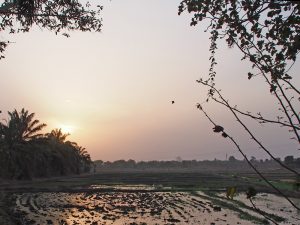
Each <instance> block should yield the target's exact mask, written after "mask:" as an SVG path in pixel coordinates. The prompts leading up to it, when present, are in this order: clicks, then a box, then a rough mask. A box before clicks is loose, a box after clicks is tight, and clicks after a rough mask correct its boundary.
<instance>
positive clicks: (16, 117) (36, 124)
mask: <svg viewBox="0 0 300 225" xmlns="http://www.w3.org/2000/svg"><path fill="white" fill-rule="evenodd" d="M8 115H9V119H8V121H7V122H6V123H0V134H1V136H2V138H3V139H4V140H5V142H6V143H8V144H9V146H13V145H14V144H18V143H24V142H27V141H30V140H33V139H36V138H38V137H41V136H42V135H41V134H40V133H39V131H41V130H42V129H43V128H44V127H45V126H46V124H44V123H40V121H39V120H37V119H34V115H35V114H34V113H29V112H28V110H25V109H24V108H23V109H22V110H21V111H20V112H18V111H17V110H16V109H15V110H14V111H12V112H8Z"/></svg>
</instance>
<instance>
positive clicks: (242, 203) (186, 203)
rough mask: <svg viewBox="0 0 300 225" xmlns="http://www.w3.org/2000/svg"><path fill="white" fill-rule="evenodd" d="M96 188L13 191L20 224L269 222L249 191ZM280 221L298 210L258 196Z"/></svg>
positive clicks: (295, 219)
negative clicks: (228, 193) (226, 193)
mask: <svg viewBox="0 0 300 225" xmlns="http://www.w3.org/2000/svg"><path fill="white" fill-rule="evenodd" d="M156 188H157V187H153V186H146V185H144V186H143V185H138V186H136V185H135V186H130V185H125V186H116V187H112V189H111V190H110V191H107V190H108V187H107V186H93V187H91V189H92V191H91V192H72V193H70V192H38V193H20V194H15V195H14V199H15V201H16V204H15V208H14V215H15V217H17V218H19V221H20V223H21V224H36V225H37V224H40V225H43V224H55V225H56V224H57V225H59V224H64V225H76V224H77V225H79V224H80V225H84V224H91V225H100V224H124V225H125V224H128V225H129V224H131V225H135V224H139V225H146V224H153V225H155V224H169V225H171V224H208V225H216V224H225V225H227V224H230V225H233V224H245V225H246V224H266V223H267V222H266V220H265V219H264V217H263V216H261V215H260V214H259V213H258V212H257V211H256V210H255V209H254V208H252V207H251V205H250V202H248V201H249V200H247V199H246V197H245V195H243V194H240V195H238V196H237V197H236V198H235V200H229V199H227V198H225V197H224V194H223V193H215V194H211V195H209V194H208V193H203V192H200V191H195V192H190V191H188V192H183V191H170V190H168V189H169V188H168V187H159V188H160V190H156ZM254 201H255V202H256V203H257V205H258V207H261V209H262V210H263V211H264V212H265V214H266V215H267V216H268V217H270V218H272V219H274V220H276V221H277V222H278V223H279V224H295V225H296V224H299V222H300V214H299V213H298V212H297V211H296V210H294V209H292V208H291V207H290V206H289V205H288V204H282V202H283V199H282V198H280V197H277V196H275V195H273V194H260V195H258V196H257V197H256V198H255V200H254Z"/></svg>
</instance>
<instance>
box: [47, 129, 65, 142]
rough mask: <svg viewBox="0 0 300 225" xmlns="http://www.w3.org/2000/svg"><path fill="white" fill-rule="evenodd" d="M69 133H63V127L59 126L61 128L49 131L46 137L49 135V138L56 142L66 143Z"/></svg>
mask: <svg viewBox="0 0 300 225" xmlns="http://www.w3.org/2000/svg"><path fill="white" fill-rule="evenodd" d="M69 135H70V134H65V133H63V132H62V131H61V128H59V129H57V128H56V129H54V130H52V131H51V132H50V133H47V134H46V137H48V138H49V139H51V140H54V141H56V142H59V143H64V142H65V141H66V139H67V137H68V136H69Z"/></svg>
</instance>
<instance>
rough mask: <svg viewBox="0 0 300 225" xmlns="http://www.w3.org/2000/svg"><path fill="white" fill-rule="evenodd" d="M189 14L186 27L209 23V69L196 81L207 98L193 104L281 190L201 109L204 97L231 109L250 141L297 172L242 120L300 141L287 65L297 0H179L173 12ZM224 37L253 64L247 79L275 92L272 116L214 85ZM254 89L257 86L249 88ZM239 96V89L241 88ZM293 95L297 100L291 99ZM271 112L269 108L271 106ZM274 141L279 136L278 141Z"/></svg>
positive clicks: (299, 16)
mask: <svg viewBox="0 0 300 225" xmlns="http://www.w3.org/2000/svg"><path fill="white" fill-rule="evenodd" d="M183 12H188V13H191V14H192V15H193V16H192V19H191V23H190V25H191V26H195V25H197V24H198V23H202V22H203V21H204V20H206V21H207V22H208V26H207V28H206V31H209V32H210V34H211V36H210V42H211V44H210V49H209V51H210V53H211V56H210V58H209V61H210V68H209V72H208V78H200V79H198V80H197V82H198V83H199V84H200V85H202V86H205V87H207V88H208V93H207V98H206V100H205V101H204V102H203V103H198V104H197V108H198V109H199V110H200V111H201V112H202V113H203V114H204V115H205V117H206V118H207V119H208V120H209V121H210V122H211V124H212V125H213V127H214V128H213V131H214V132H216V133H219V134H221V136H222V137H224V138H227V139H228V140H229V141H230V142H231V143H232V144H234V146H235V147H236V149H237V150H238V151H239V152H240V153H241V154H242V155H243V157H244V158H245V160H246V161H247V162H248V164H249V165H250V166H251V167H252V169H253V170H254V171H255V172H256V173H257V174H258V175H259V176H260V177H261V179H263V180H264V181H265V182H266V183H268V184H269V186H270V187H272V188H273V189H275V190H276V191H277V192H278V193H279V194H280V195H282V196H285V194H284V193H283V192H282V191H280V189H278V188H276V187H275V186H274V185H273V184H272V183H271V182H269V181H268V180H267V179H266V177H265V176H264V175H263V173H262V172H261V171H260V170H259V169H258V168H257V167H256V166H255V165H254V164H253V163H252V161H251V160H250V159H249V158H248V156H247V155H246V154H245V153H244V146H242V145H241V144H240V143H239V140H237V139H236V138H235V137H233V136H232V135H231V134H230V133H228V132H227V129H226V128H225V127H223V126H221V124H220V123H219V122H215V119H214V118H213V117H212V116H211V115H210V113H209V112H207V111H206V109H205V108H204V104H205V102H206V103H207V102H210V101H213V102H214V103H218V104H219V105H220V106H222V107H225V109H226V110H228V112H230V113H231V115H232V116H233V118H234V119H235V121H237V123H238V124H239V125H240V126H241V128H242V129H243V131H245V134H246V135H248V136H249V138H250V140H251V141H253V142H254V144H255V145H257V147H258V148H259V150H260V151H262V152H264V153H266V154H267V155H269V156H270V157H271V158H272V159H273V160H274V161H276V162H277V163H278V165H280V166H281V167H282V168H284V169H286V170H287V171H289V172H291V173H293V174H294V175H295V176H297V177H298V179H299V177H300V174H299V172H298V171H297V170H294V169H293V168H292V166H293V165H294V163H293V162H292V161H290V160H291V158H287V160H285V163H283V162H282V161H280V160H277V157H276V156H275V155H274V154H273V152H272V149H270V148H269V147H267V146H268V145H267V144H266V143H265V142H264V141H263V140H261V139H262V137H261V136H260V135H259V134H258V133H257V132H256V131H255V130H254V129H251V128H250V126H249V125H248V124H247V122H248V121H247V122H246V118H247V119H253V120H254V121H255V122H258V123H260V124H267V125H273V126H274V125H275V126H278V129H282V128H285V129H286V131H287V132H289V134H290V135H291V140H293V141H294V140H296V143H297V144H298V145H299V143H300V134H299V131H300V117H299V113H298V108H299V101H298V100H299V94H300V91H299V88H298V87H297V84H296V83H295V82H294V81H293V76H294V75H293V74H292V73H291V72H290V71H291V68H292V67H293V65H294V64H295V62H296V59H297V55H298V53H299V51H300V39H299V31H300V30H299V28H300V27H299V20H300V13H299V12H300V4H299V1H268V0H261V1H254V0H239V1H236V0H228V1H224V0H218V1H205V0H203V1H198V0H183V1H181V3H180V5H179V10H178V13H179V14H181V13H183ZM219 40H225V42H226V44H227V45H228V47H229V48H233V47H236V48H237V49H238V50H239V51H240V53H242V58H241V60H245V61H248V62H249V63H250V65H252V68H251V69H249V72H248V73H247V78H248V79H249V80H252V79H255V78H257V77H260V78H262V80H263V81H264V82H265V84H266V87H267V92H266V93H270V94H271V95H273V96H274V100H275V102H274V105H275V104H278V105H279V108H278V111H277V114H276V115H275V116H274V118H268V117H267V116H265V115H262V113H261V112H260V111H258V112H250V110H243V109H242V108H240V107H239V106H237V105H235V104H234V103H232V102H231V101H230V100H228V98H227V97H226V96H225V95H224V94H223V92H222V91H221V90H220V88H219V87H217V85H216V65H217V62H216V61H217V60H216V57H215V56H216V52H217V49H218V41H219ZM254 88H256V87H254ZM240 94H241V96H242V94H243V93H240ZM296 99H298V100H296ZM271 114H273V115H274V110H273V109H272V110H271ZM277 141H278V140H277ZM286 199H287V200H288V201H289V202H290V203H291V205H293V206H294V207H295V208H296V209H298V210H300V208H299V207H297V206H296V205H295V204H294V203H293V202H292V201H291V200H290V199H288V198H286Z"/></svg>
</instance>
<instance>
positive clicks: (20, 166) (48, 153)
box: [0, 109, 91, 179]
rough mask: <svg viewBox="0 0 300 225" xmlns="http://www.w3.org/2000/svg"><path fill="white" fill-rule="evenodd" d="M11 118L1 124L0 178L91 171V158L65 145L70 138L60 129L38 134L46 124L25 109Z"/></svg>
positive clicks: (83, 150) (47, 175) (73, 145)
mask: <svg viewBox="0 0 300 225" xmlns="http://www.w3.org/2000/svg"><path fill="white" fill-rule="evenodd" d="M8 115H9V118H8V120H7V121H6V122H5V123H0V177H2V178H8V179H31V178H34V177H49V176H62V175H68V174H79V173H81V172H87V171H89V170H90V164H91V158H90V155H89V154H88V153H87V152H86V151H85V149H84V148H83V147H81V146H79V145H77V143H75V142H71V141H66V137H67V136H68V134H63V133H62V131H61V129H55V130H52V131H51V133H47V134H42V133H39V132H40V131H41V130H42V128H44V127H45V126H46V124H44V123H42V124H41V123H40V122H39V120H36V119H34V115H35V114H34V113H29V112H28V111H27V110H25V109H22V110H21V111H20V112H18V111H17V110H14V111H13V112H8Z"/></svg>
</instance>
